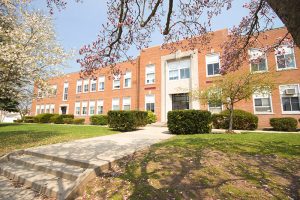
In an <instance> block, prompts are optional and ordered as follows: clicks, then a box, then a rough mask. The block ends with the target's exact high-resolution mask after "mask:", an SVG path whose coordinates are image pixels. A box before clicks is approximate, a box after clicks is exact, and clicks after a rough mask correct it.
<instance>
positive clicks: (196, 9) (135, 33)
mask: <svg viewBox="0 0 300 200" xmlns="http://www.w3.org/2000/svg"><path fill="white" fill-rule="evenodd" d="M75 1H79V0H75ZM233 1H234V0H177V1H174V0H117V1H108V3H107V8H108V11H107V12H108V19H107V23H106V24H103V25H102V28H101V30H100V33H99V36H98V38H97V40H96V41H95V42H93V43H92V44H90V45H86V46H84V47H83V48H82V49H81V50H80V54H82V55H84V58H83V59H79V60H78V62H79V63H80V64H81V65H82V67H83V68H82V69H83V72H85V74H86V75H90V74H92V73H93V72H94V71H95V70H96V69H98V68H99V67H101V66H102V67H103V66H109V65H110V66H113V65H114V64H115V63H116V62H118V61H121V60H122V59H125V58H126V59H130V58H129V57H128V56H127V51H128V49H129V48H131V47H132V46H135V47H136V48H137V49H142V48H145V47H147V46H148V44H149V42H150V40H151V37H149V36H150V35H151V33H153V32H154V31H155V30H159V31H160V32H161V34H162V35H164V44H163V45H162V47H163V48H168V49H171V50H173V51H176V49H178V48H181V49H193V48H195V47H199V45H207V43H208V42H209V38H207V33H208V32H209V31H210V30H211V28H210V27H211V23H212V21H211V20H212V19H213V17H215V16H217V15H219V14H220V13H221V12H222V11H223V10H225V9H227V10H228V9H230V8H231V3H232V2H233ZM47 3H48V7H49V8H50V10H51V12H53V9H54V7H57V8H59V9H62V8H64V7H66V5H67V1H66V0H47ZM244 8H247V9H248V10H249V14H248V15H247V16H245V17H244V18H243V19H242V20H241V22H240V24H239V25H238V26H236V27H233V28H232V29H231V30H230V31H231V35H230V36H229V38H228V41H226V42H225V43H224V45H223V49H224V53H223V55H222V58H223V60H224V61H226V62H224V63H223V65H222V70H221V72H222V73H224V74H225V73H227V72H228V71H234V70H236V69H238V68H239V67H240V66H241V61H243V60H245V59H244V58H243V57H244V56H245V52H247V49H248V48H251V46H253V44H255V42H257V40H258V39H257V38H258V36H259V34H260V33H261V32H263V31H265V30H267V29H269V28H271V27H272V25H273V20H274V18H275V17H276V16H278V17H279V18H280V19H281V20H282V22H283V23H284V24H285V26H286V27H287V29H288V31H289V34H286V35H285V36H283V37H282V38H281V39H280V40H278V42H277V43H276V44H273V45H271V46H269V47H268V48H265V51H266V52H267V51H272V50H274V47H276V46H278V45H280V44H281V42H283V41H287V40H288V41H289V44H291V45H292V41H291V36H292V37H293V39H294V41H295V43H296V45H298V46H300V34H299V31H300V30H299V29H300V28H299V27H300V21H299V20H298V19H300V9H299V8H300V1H298V0H281V1H278V0H249V2H248V3H246V4H245V5H244ZM181 39H187V41H188V42H186V43H183V42H182V41H181ZM170 43H172V45H170ZM167 44H169V45H167Z"/></svg>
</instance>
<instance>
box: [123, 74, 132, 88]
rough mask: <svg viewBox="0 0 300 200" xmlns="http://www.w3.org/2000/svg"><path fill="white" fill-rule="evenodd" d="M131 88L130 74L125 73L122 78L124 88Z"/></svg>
mask: <svg viewBox="0 0 300 200" xmlns="http://www.w3.org/2000/svg"><path fill="white" fill-rule="evenodd" d="M130 87H131V72H126V74H125V76H124V88H130Z"/></svg>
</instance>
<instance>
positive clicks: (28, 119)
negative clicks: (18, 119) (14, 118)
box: [22, 116, 36, 123]
mask: <svg viewBox="0 0 300 200" xmlns="http://www.w3.org/2000/svg"><path fill="white" fill-rule="evenodd" d="M22 121H23V122H24V123H36V119H35V116H25V117H23V119H22Z"/></svg>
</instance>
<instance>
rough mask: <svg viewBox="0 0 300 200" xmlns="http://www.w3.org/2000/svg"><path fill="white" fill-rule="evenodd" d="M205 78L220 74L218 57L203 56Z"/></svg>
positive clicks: (211, 55) (212, 55)
mask: <svg viewBox="0 0 300 200" xmlns="http://www.w3.org/2000/svg"><path fill="white" fill-rule="evenodd" d="M205 59H206V72H207V76H215V75H219V74H220V55H219V54H216V53H214V54H209V55H206V56H205Z"/></svg>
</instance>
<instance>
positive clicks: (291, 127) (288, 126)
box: [270, 117, 298, 131]
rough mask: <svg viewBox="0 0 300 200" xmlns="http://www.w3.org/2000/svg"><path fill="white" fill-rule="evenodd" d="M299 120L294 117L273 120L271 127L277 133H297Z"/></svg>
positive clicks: (271, 120)
mask: <svg viewBox="0 0 300 200" xmlns="http://www.w3.org/2000/svg"><path fill="white" fill-rule="evenodd" d="M297 124H298V122H297V119H295V118H292V117H282V118H271V119H270V125H271V126H272V127H273V129H274V130H276V131H296V130H297Z"/></svg>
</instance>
